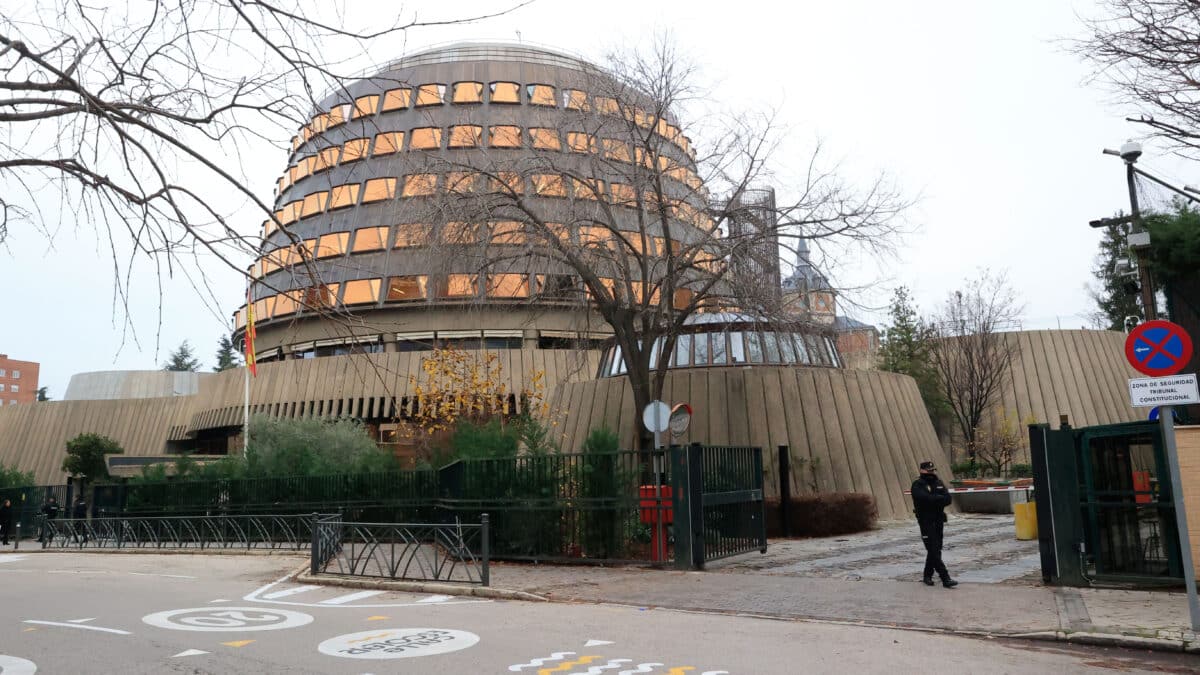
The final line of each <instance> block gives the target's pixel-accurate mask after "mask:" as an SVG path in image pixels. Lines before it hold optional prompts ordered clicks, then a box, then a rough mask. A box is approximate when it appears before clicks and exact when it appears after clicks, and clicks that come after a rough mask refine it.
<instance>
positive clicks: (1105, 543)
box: [1030, 422, 1183, 586]
mask: <svg viewBox="0 0 1200 675" xmlns="http://www.w3.org/2000/svg"><path fill="white" fill-rule="evenodd" d="M1030 449H1031V456H1032V459H1033V466H1034V487H1035V493H1036V494H1037V495H1038V509H1037V511H1038V538H1039V540H1040V542H1039V543H1040V548H1041V556H1042V576H1043V578H1044V579H1045V580H1046V581H1047V582H1048V583H1057V584H1063V585H1071V586H1084V585H1088V584H1091V583H1093V582H1097V581H1101V582H1103V581H1111V582H1119V583H1135V584H1141V585H1161V584H1164V583H1168V584H1174V583H1181V582H1182V580H1183V564H1182V558H1181V557H1180V549H1179V537H1178V531H1177V529H1176V525H1175V508H1174V502H1173V500H1172V495H1171V481H1170V473H1169V469H1168V465H1167V459H1166V453H1165V450H1164V448H1163V443H1162V434H1161V431H1160V429H1159V425H1158V424H1157V423H1152V422H1133V423H1127V424H1111V425H1104V426H1095V427H1084V428H1080V429H1072V428H1071V427H1070V425H1063V427H1062V428H1061V429H1059V430H1057V431H1055V430H1051V429H1050V428H1049V427H1048V426H1046V425H1035V426H1032V427H1030Z"/></svg>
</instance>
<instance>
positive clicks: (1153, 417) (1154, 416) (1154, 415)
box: [1149, 406, 1179, 422]
mask: <svg viewBox="0 0 1200 675" xmlns="http://www.w3.org/2000/svg"><path fill="white" fill-rule="evenodd" d="M1171 418H1172V419H1174V420H1175V421H1176V422H1178V421H1179V411H1178V410H1176V409H1175V408H1171ZM1149 419H1150V421H1151V422H1157V421H1158V406H1154V407H1153V408H1151V409H1150V417H1149Z"/></svg>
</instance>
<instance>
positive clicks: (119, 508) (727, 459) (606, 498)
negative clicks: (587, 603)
mask: <svg viewBox="0 0 1200 675" xmlns="http://www.w3.org/2000/svg"><path fill="white" fill-rule="evenodd" d="M706 450H707V452H706V454H705V455H704V457H705V462H704V465H703V466H702V467H701V466H699V465H698V466H697V471H700V472H701V473H700V475H702V476H703V477H704V478H703V480H704V492H705V495H706V496H705V497H704V503H705V509H706V510H705V516H706V517H705V518H704V522H705V523H706V525H705V527H706V528H707V529H706V532H707V534H706V533H704V532H702V533H699V534H700V535H704V536H707V538H708V540H709V541H710V545H709V546H708V547H707V548H706V549H705V550H706V551H707V555H714V554H717V555H732V554H735V553H740V552H745V551H747V550H754V549H755V548H757V547H759V546H760V545H765V543H764V542H760V541H759V539H758V535H757V530H756V529H755V528H756V527H758V526H759V525H760V524H761V523H762V518H761V488H762V464H761V453H760V452H759V451H758V450H757V449H753V448H707V449H706ZM671 452H674V453H679V452H682V449H679V448H676V449H674V450H672V451H671ZM739 453H740V454H739ZM669 454H670V453H669V452H667V451H661V450H660V451H654V452H634V451H620V452H615V453H578V454H553V455H528V456H522V457H514V458H506V459H476V460H463V461H457V462H454V463H452V464H449V465H448V466H446V467H443V468H441V469H438V470H433V469H425V470H412V471H396V472H389V473H373V474H346V475H333V476H312V477H278V478H245V479H218V480H171V481H165V482H158V483H143V482H126V483H120V484H112V485H97V486H95V487H94V488H93V489H92V490H91V494H90V495H89V497H90V502H91V504H90V512H91V515H92V517H93V519H96V518H100V519H102V520H108V519H112V518H117V519H124V520H126V521H131V520H137V521H138V522H139V523H145V524H146V525H144V527H149V525H148V524H149V523H150V522H159V523H164V524H163V525H160V527H166V525H165V523H168V522H172V521H171V520H170V519H172V518H179V517H184V516H186V517H206V518H208V517H211V518H227V519H229V518H234V517H252V516H258V517H264V518H266V517H272V516H293V517H296V518H298V519H300V520H303V519H311V517H312V514H313V513H315V512H321V513H326V514H329V513H333V512H336V514H337V518H338V519H339V522H342V523H343V525H344V524H345V523H430V524H433V525H451V524H457V523H479V522H481V521H482V516H483V514H485V513H486V514H488V515H489V519H490V524H489V531H490V534H491V540H490V545H491V550H490V555H491V557H493V558H498V559H509V560H535V561H559V562H567V561H603V562H660V563H666V562H669V561H671V560H672V559H673V558H674V556H675V537H674V524H673V518H674V512H675V510H676V509H675V505H674V503H673V500H674V499H675V498H674V497H673V493H672V484H673V483H674V482H676V481H677V478H678V477H677V476H676V475H675V474H674V470H673V468H672V464H674V463H673V462H668V461H666V460H667V457H668V455H669ZM743 455H744V457H743ZM754 457H757V458H758V460H757V464H756V463H755V462H754ZM755 472H757V482H755ZM754 485H757V488H758V490H759V492H758V497H757V501H755V500H753V499H751V500H748V502H747V500H744V499H741V497H744V496H745V493H741V492H739V493H738V494H739V495H740V497H735V498H732V500H730V501H726V502H721V500H722V499H723V497H721V496H720V495H721V494H722V493H726V492H738V491H743V490H746V489H753V486H754ZM22 490H24V492H21V496H23V497H24V500H23V502H22V503H23V504H24V506H23V508H22V514H23V515H22V518H24V519H25V522H26V525H25V530H24V534H25V535H26V536H32V535H36V534H37V533H36V531H35V530H36V520H35V518H36V514H37V512H38V510H39V509H40V508H41V505H42V503H44V501H45V497H46V496H47V495H49V494H58V493H61V497H60V504H62V506H63V508H64V512H63V515H64V516H65V515H68V514H69V513H70V511H69V510H67V509H69V504H68V503H67V502H68V497H69V492H68V490H67V486H53V487H40V488H23V489H22ZM676 492H678V490H676ZM3 496H4V493H3V491H0V498H2V497H3ZM727 496H728V495H727ZM739 500H740V501H739ZM155 519H157V520H155ZM63 522H64V523H65V522H66V521H63ZM189 522H200V521H189ZM229 522H234V521H229ZM85 527H101V526H99V525H96V526H85ZM104 527H111V526H104ZM331 527H332V526H331ZM122 531H124V530H122ZM97 534H99V533H97ZM111 534H114V533H112V532H108V533H107V535H111ZM312 534H313V530H312V528H311V525H308V526H306V527H305V528H304V529H303V532H302V534H301V535H299V536H303V537H306V544H305V546H311V545H312V542H311V536H312ZM107 535H106V536H107ZM163 536H167V537H168V538H171V537H174V536H175V535H174V534H173V533H171V532H170V531H169V530H166V531H164V535H163ZM107 538H108V539H112V538H113V537H112V536H108V537H107ZM710 559H711V558H710ZM343 564H346V563H345V562H343Z"/></svg>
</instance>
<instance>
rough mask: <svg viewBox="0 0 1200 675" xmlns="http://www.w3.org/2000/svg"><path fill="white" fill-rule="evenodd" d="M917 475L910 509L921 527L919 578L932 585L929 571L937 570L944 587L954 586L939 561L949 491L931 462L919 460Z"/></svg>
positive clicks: (944, 567)
mask: <svg viewBox="0 0 1200 675" xmlns="http://www.w3.org/2000/svg"><path fill="white" fill-rule="evenodd" d="M918 468H919V469H920V471H921V475H920V476H918V477H917V479H916V480H915V481H913V484H912V500H913V513H914V514H916V516H917V524H918V525H919V526H920V527H921V542H922V543H924V544H925V573H924V575H922V577H921V580H922V581H924V582H925V585H926V586H932V585H933V573H934V572H937V574H938V576H939V577H941V579H942V585H943V586H945V587H946V588H954V587H955V586H957V585H958V582H957V581H955V580H953V579H951V578H950V573H949V572H947V571H946V565H945V563H943V562H942V529H943V527H945V524H946V512H945V511H944V510H943V509H945V508H946V507H947V506H950V492H949V491H948V490H947V489H946V486H945V485H944V484H943V483H942V481H941V479H939V478H938V477H937V467H935V466H934V465H933V462H929V461H925V462H921V464H920V466H919V467H918Z"/></svg>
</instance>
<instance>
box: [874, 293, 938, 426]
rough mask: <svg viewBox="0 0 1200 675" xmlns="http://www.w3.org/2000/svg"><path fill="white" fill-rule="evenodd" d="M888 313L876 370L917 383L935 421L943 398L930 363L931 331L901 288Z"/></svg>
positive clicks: (910, 298) (908, 295)
mask: <svg viewBox="0 0 1200 675" xmlns="http://www.w3.org/2000/svg"><path fill="white" fill-rule="evenodd" d="M888 314H890V315H891V318H892V323H891V325H890V326H888V327H886V328H884V330H883V335H882V337H881V340H880V342H881V344H880V347H879V369H880V370H886V371H888V372H890V373H900V374H903V375H908V376H909V377H911V378H913V379H914V380H916V381H917V389H918V390H920V392H921V400H922V401H924V402H925V409H926V410H927V411H928V412H929V416H930V417H931V418H933V419H935V420H936V419H938V418H939V417H940V416H942V414H943V413H945V411H946V399H945V396H944V395H943V394H942V391H941V387H940V386H939V384H938V377H937V372H936V371H935V370H934V368H933V364H932V362H931V360H930V354H929V349H930V347H929V344H930V340H932V339H933V335H934V331H933V328H932V327H931V326H929V325H928V324H927V323H926V322H925V321H924V320H923V319H921V317H920V315H918V314H917V309H916V307H914V306H913V304H912V297H911V296H910V294H909V290H908V289H907V288H905V287H904V286H901V287H900V288H897V289H896V293H895V295H894V296H893V297H892V306H891V308H890V309H889V310H888Z"/></svg>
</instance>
